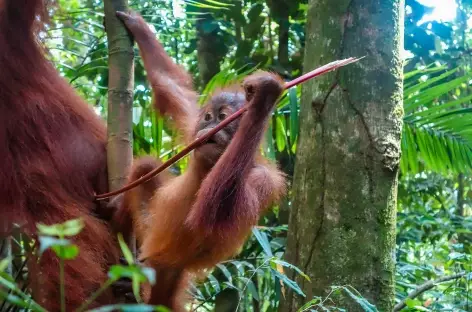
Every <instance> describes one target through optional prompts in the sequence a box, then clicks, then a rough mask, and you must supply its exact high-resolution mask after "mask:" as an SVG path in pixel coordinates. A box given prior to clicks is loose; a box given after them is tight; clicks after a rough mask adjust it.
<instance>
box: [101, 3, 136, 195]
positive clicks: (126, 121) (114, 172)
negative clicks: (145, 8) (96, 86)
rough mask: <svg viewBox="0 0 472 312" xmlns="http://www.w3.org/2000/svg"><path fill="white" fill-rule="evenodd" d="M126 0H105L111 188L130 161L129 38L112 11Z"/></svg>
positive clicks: (122, 176) (131, 58)
mask: <svg viewBox="0 0 472 312" xmlns="http://www.w3.org/2000/svg"><path fill="white" fill-rule="evenodd" d="M127 8H128V5H127V1H126V0H105V25H106V31H107V36H108V56H109V58H108V66H109V70H108V73H109V78H108V79H109V82H108V144H107V155H108V181H109V188H110V190H111V191H113V190H116V189H118V188H120V187H121V186H123V185H124V184H125V182H126V178H127V175H128V171H129V168H130V166H131V163H132V160H133V149H132V144H133V128H132V127H133V123H132V107H133V86H134V50H133V41H132V39H131V38H130V37H129V36H128V33H127V31H126V29H125V27H124V25H123V23H122V22H121V21H119V20H118V18H117V17H116V15H115V12H116V11H126V10H127Z"/></svg>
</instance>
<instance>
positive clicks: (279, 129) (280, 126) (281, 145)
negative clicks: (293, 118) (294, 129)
mask: <svg viewBox="0 0 472 312" xmlns="http://www.w3.org/2000/svg"><path fill="white" fill-rule="evenodd" d="M282 117H283V116H281V115H279V114H277V115H276V117H275V120H276V122H277V124H276V127H275V142H276V143H277V150H278V151H279V152H282V151H283V150H285V140H286V138H287V136H286V135H285V126H284V121H283V120H282Z"/></svg>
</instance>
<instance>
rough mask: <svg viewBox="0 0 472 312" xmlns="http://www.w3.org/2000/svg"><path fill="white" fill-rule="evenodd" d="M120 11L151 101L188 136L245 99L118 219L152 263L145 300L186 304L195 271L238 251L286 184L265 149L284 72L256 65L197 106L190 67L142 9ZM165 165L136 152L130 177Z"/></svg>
mask: <svg viewBox="0 0 472 312" xmlns="http://www.w3.org/2000/svg"><path fill="white" fill-rule="evenodd" d="M117 15H118V17H119V18H120V19H121V20H122V21H123V22H124V23H125V25H126V26H127V28H128V30H129V31H130V32H131V33H132V35H133V36H134V38H135V40H136V42H137V44H138V46H139V48H140V53H141V56H142V58H143V61H144V66H145V69H146V71H147V74H148V79H149V81H150V83H151V86H152V89H153V92H154V96H155V103H154V105H155V108H156V109H157V110H158V111H159V112H160V113H161V114H168V115H170V117H171V118H172V119H173V121H174V123H175V125H176V127H177V129H179V130H180V131H182V134H183V138H184V141H185V142H186V143H187V142H189V141H190V140H193V139H194V138H195V137H200V136H202V135H203V134H204V133H206V132H208V131H209V130H210V129H212V128H214V127H215V126H216V125H217V124H218V123H219V122H220V121H222V120H223V119H225V118H226V117H227V116H229V115H231V114H232V113H234V112H235V111H236V110H237V109H239V108H240V107H242V106H243V105H247V108H248V110H247V111H246V113H244V115H243V116H242V118H241V119H240V120H236V121H233V122H232V123H230V124H229V125H228V126H227V127H225V128H224V129H223V130H221V131H219V132H218V133H216V134H215V135H214V136H213V137H212V138H211V139H210V140H208V141H207V142H206V143H205V144H204V145H202V146H201V147H199V148H197V149H196V150H195V151H194V153H193V155H192V156H191V157H190V160H189V165H188V169H187V171H186V172H185V173H183V174H182V175H180V176H176V177H173V176H172V175H171V174H170V173H168V172H164V173H162V174H160V175H158V176H156V177H154V178H153V179H151V180H150V181H148V182H146V183H144V184H141V185H139V186H138V187H136V188H134V189H132V190H130V191H128V192H126V193H125V195H124V197H123V200H122V205H121V207H120V210H119V213H118V214H117V216H118V217H117V218H116V220H115V221H116V223H117V224H118V228H119V230H120V231H121V232H123V231H126V229H127V228H131V224H130V221H129V220H132V223H133V224H132V228H133V230H134V232H135V234H136V238H137V240H138V245H139V247H140V258H141V259H144V261H145V264H146V265H147V266H151V267H154V268H155V269H156V273H157V282H156V284H155V286H154V287H152V290H151V293H150V297H149V298H148V300H147V301H148V302H149V303H150V304H156V305H157V304H161V305H164V306H167V307H170V308H172V309H173V311H182V310H183V304H182V303H183V302H184V300H183V299H182V297H180V295H182V294H183V293H184V292H185V289H186V287H187V278H188V276H189V274H190V273H195V272H199V271H201V270H203V269H208V268H211V267H213V266H214V265H215V264H217V263H218V262H221V261H223V260H225V259H228V258H230V257H232V256H234V255H235V254H236V253H237V252H238V250H239V248H240V247H241V246H242V244H243V243H244V241H245V240H246V238H247V237H248V235H249V234H250V233H251V229H252V227H253V226H255V225H256V224H257V222H258V219H259V217H260V215H261V214H262V213H263V212H264V210H265V209H266V208H267V207H268V206H269V205H270V204H272V203H274V202H276V201H277V200H278V199H279V198H280V197H281V196H282V194H283V193H284V190H285V180H284V176H283V174H282V172H280V171H279V170H278V169H277V167H276V166H275V165H273V164H270V163H269V162H268V161H267V160H266V159H264V158H263V157H262V156H261V155H260V151H259V146H260V143H261V140H262V138H263V135H264V132H265V129H266V126H267V122H268V120H269V117H270V115H271V112H272V110H273V108H274V106H275V103H276V100H277V99H278V97H279V96H280V95H281V93H282V90H283V88H284V87H283V81H282V80H281V79H280V78H279V77H278V76H276V75H275V74H271V73H266V72H257V73H255V74H253V75H251V76H249V77H247V78H246V79H245V80H244V83H243V89H241V88H239V87H230V88H225V89H223V90H221V91H219V92H217V93H216V94H214V95H213V96H212V97H211V98H210V100H209V101H208V103H207V104H206V105H205V106H204V107H203V108H202V109H201V110H200V111H199V109H198V107H197V104H196V99H197V96H196V94H195V93H194V91H192V82H191V78H190V76H189V75H188V73H187V72H185V70H184V69H182V68H181V67H179V66H178V65H177V64H175V63H174V62H173V61H172V60H171V58H170V57H169V56H168V55H167V54H166V53H165V51H164V49H163V47H162V46H161V44H160V43H159V42H158V41H157V40H156V38H155V36H154V34H153V33H152V32H151V30H150V29H149V27H148V25H147V24H146V23H145V21H144V20H143V19H142V17H140V16H138V15H137V14H135V13H131V14H127V13H123V12H117ZM159 165H160V162H159V161H157V160H155V159H152V158H149V157H145V158H141V159H138V160H136V161H135V164H134V166H133V169H132V172H131V175H130V181H129V182H131V181H133V180H136V179H138V178H139V177H141V176H143V175H144V174H146V173H148V172H149V171H151V170H152V169H154V168H156V167H157V166H159ZM127 215H131V216H132V217H131V218H127V217H126V216H127ZM127 222H128V224H126V223H127ZM124 234H125V236H126V235H127V234H129V233H124Z"/></svg>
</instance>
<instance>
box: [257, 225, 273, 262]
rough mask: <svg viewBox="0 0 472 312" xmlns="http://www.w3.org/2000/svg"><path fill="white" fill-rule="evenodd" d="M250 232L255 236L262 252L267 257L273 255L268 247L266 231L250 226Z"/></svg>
mask: <svg viewBox="0 0 472 312" xmlns="http://www.w3.org/2000/svg"><path fill="white" fill-rule="evenodd" d="M252 234H254V236H255V237H256V239H257V241H258V242H259V244H260V245H261V247H262V250H264V253H265V254H266V255H267V256H269V257H273V256H274V255H273V253H272V250H271V248H270V243H269V239H268V238H267V235H266V233H264V232H261V231H259V229H257V228H252Z"/></svg>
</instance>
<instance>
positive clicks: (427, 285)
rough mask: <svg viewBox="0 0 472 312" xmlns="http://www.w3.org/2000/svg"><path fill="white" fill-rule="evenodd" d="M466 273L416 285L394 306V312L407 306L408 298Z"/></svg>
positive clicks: (412, 297)
mask: <svg viewBox="0 0 472 312" xmlns="http://www.w3.org/2000/svg"><path fill="white" fill-rule="evenodd" d="M465 275H466V272H461V273H457V274H454V275H448V276H443V277H440V278H438V279H436V280H430V281H427V282H426V283H424V284H422V285H420V286H418V287H416V288H415V289H414V290H413V291H412V292H410V293H409V294H408V296H407V297H406V298H405V299H403V300H402V301H401V302H399V303H398V304H396V305H395V307H394V308H393V312H397V311H400V310H401V309H403V308H405V307H406V306H407V305H406V301H407V300H408V299H414V298H416V297H418V296H419V295H421V294H422V293H424V292H425V291H427V290H430V289H431V288H433V287H434V286H436V285H437V284H441V283H444V282H449V281H452V280H456V279H459V278H461V277H464V276H465Z"/></svg>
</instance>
